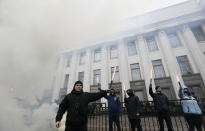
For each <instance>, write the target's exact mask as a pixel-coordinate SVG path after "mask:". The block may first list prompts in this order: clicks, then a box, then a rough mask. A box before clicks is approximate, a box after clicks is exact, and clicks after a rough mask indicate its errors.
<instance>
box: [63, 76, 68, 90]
mask: <svg viewBox="0 0 205 131" xmlns="http://www.w3.org/2000/svg"><path fill="white" fill-rule="evenodd" d="M68 81H69V74H66V76H65V80H64V86H63V88H68Z"/></svg>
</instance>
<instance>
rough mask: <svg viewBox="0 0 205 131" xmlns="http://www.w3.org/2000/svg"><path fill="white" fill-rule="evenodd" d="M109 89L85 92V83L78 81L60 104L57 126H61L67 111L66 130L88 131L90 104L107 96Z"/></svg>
mask: <svg viewBox="0 0 205 131" xmlns="http://www.w3.org/2000/svg"><path fill="white" fill-rule="evenodd" d="M107 92H109V90H107V91H104V90H101V91H100V92H99V93H88V92H83V83H82V82H81V81H76V82H75V84H74V87H73V90H72V91H71V93H69V94H67V95H66V96H65V98H64V99H63V100H62V102H61V104H60V105H59V109H58V112H57V115H56V127H57V128H59V127H60V121H61V119H62V116H63V114H64V113H65V112H66V111H67V116H66V123H65V127H66V128H65V131H87V120H88V104H89V102H92V101H96V100H98V99H100V98H102V97H103V96H106V94H107Z"/></svg>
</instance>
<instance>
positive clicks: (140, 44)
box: [135, 36, 154, 100]
mask: <svg viewBox="0 0 205 131" xmlns="http://www.w3.org/2000/svg"><path fill="white" fill-rule="evenodd" d="M135 43H137V48H138V50H139V56H140V61H141V63H142V67H141V69H142V72H143V74H144V80H145V85H146V93H147V96H148V100H152V98H151V97H150V95H149V84H150V70H151V69H152V63H151V59H150V58H149V56H148V53H149V52H148V49H147V48H146V42H145V40H144V38H143V37H142V36H139V37H138V38H137V41H135ZM153 83H154V82H153ZM153 86H154V85H153Z"/></svg>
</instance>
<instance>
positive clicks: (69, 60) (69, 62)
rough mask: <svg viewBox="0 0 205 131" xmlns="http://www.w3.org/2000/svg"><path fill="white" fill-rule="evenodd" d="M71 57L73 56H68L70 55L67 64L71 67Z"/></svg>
mask: <svg viewBox="0 0 205 131" xmlns="http://www.w3.org/2000/svg"><path fill="white" fill-rule="evenodd" d="M71 58H72V56H68V57H67V64H66V67H70V64H71Z"/></svg>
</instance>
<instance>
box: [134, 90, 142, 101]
mask: <svg viewBox="0 0 205 131" xmlns="http://www.w3.org/2000/svg"><path fill="white" fill-rule="evenodd" d="M135 96H138V97H139V99H140V101H144V92H143V91H135Z"/></svg>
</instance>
